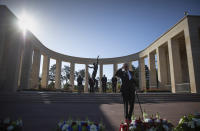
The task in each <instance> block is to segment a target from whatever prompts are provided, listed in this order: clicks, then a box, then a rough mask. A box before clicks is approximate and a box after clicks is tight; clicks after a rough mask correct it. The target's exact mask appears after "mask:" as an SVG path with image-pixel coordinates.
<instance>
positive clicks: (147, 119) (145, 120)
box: [144, 118, 152, 122]
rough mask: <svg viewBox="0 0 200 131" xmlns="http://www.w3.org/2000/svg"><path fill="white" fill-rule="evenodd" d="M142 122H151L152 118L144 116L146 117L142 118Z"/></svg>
mask: <svg viewBox="0 0 200 131" xmlns="http://www.w3.org/2000/svg"><path fill="white" fill-rule="evenodd" d="M144 122H152V120H151V119H149V118H146V119H144Z"/></svg>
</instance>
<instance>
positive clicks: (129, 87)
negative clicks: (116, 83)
mask: <svg viewBox="0 0 200 131" xmlns="http://www.w3.org/2000/svg"><path fill="white" fill-rule="evenodd" d="M115 75H116V76H117V77H119V78H120V79H121V81H122V85H121V89H120V92H121V94H122V97H123V103H124V117H125V120H126V123H128V124H129V123H130V122H131V116H132V113H133V110H134V102H135V85H136V82H135V80H134V77H133V76H134V75H133V72H132V71H130V70H129V64H128V63H125V64H123V67H122V68H120V69H119V70H118V71H117V72H116V74H115ZM128 106H130V108H129V109H128Z"/></svg>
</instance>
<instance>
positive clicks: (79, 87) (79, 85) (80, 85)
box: [77, 75, 83, 93]
mask: <svg viewBox="0 0 200 131" xmlns="http://www.w3.org/2000/svg"><path fill="white" fill-rule="evenodd" d="M77 83H78V92H79V93H81V91H82V87H83V84H82V83H83V78H82V77H81V75H78V78H77Z"/></svg>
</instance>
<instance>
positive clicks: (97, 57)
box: [97, 56, 99, 65]
mask: <svg viewBox="0 0 200 131" xmlns="http://www.w3.org/2000/svg"><path fill="white" fill-rule="evenodd" d="M98 63H99V56H97V65H98Z"/></svg>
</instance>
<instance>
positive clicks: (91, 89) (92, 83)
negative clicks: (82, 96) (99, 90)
mask: <svg viewBox="0 0 200 131" xmlns="http://www.w3.org/2000/svg"><path fill="white" fill-rule="evenodd" d="M94 84H95V83H94V81H93V79H92V78H89V85H90V93H92V92H93V90H94Z"/></svg>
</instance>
